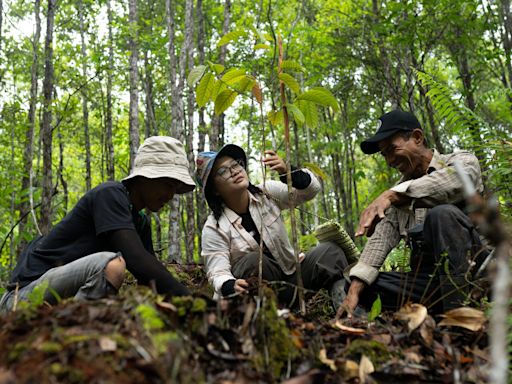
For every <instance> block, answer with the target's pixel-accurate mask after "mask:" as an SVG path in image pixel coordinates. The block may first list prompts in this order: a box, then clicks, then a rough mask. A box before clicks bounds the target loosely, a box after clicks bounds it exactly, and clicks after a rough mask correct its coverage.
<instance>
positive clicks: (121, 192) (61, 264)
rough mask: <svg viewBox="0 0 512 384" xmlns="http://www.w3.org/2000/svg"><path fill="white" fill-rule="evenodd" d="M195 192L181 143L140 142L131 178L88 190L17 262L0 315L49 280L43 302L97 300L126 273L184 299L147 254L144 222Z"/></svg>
mask: <svg viewBox="0 0 512 384" xmlns="http://www.w3.org/2000/svg"><path fill="white" fill-rule="evenodd" d="M193 189H194V182H193V180H192V178H191V177H190V174H189V172H188V161H187V157H186V155H185V151H184V149H183V145H182V143H180V142H179V141H178V140H176V139H173V138H171V137H166V136H154V137H150V138H148V139H146V141H144V143H143V144H142V145H141V146H140V148H139V150H138V152H137V155H136V158H135V162H134V166H133V170H132V172H131V174H130V175H129V176H128V177H126V178H125V179H123V180H122V182H115V181H108V182H105V183H102V184H100V185H99V186H97V187H96V188H94V189H92V190H90V191H88V192H87V193H86V194H85V195H84V196H83V197H82V198H81V199H80V200H79V201H78V203H77V204H76V206H75V207H74V208H73V209H72V210H71V212H69V214H68V215H66V217H64V219H62V220H61V221H60V222H59V223H58V224H57V225H56V226H55V227H54V228H53V229H52V230H51V231H50V233H49V234H48V235H46V236H43V237H39V238H38V239H36V240H34V241H32V242H31V243H30V244H29V245H28V247H27V248H26V249H25V250H24V252H23V253H22V255H21V256H20V258H19V260H18V264H17V265H16V267H15V269H14V271H13V273H12V276H11V280H10V283H9V285H8V291H7V292H6V293H5V294H4V295H3V297H2V298H1V300H0V310H2V311H7V310H10V309H12V308H13V305H14V303H15V302H16V301H19V300H26V299H27V297H28V295H29V294H30V292H32V291H33V290H34V288H35V287H37V286H38V285H40V284H43V283H45V282H46V283H47V284H48V288H49V289H47V290H46V293H45V300H46V301H48V302H49V303H55V301H56V298H55V296H54V293H57V295H58V296H59V297H60V298H67V297H75V298H76V299H80V300H87V299H99V298H102V297H106V296H108V295H110V294H114V293H117V291H118V289H119V288H120V286H121V284H122V283H123V280H124V276H125V268H126V269H128V270H129V271H130V272H131V273H132V274H133V275H134V276H135V278H136V279H137V281H138V283H140V284H144V285H150V284H154V285H155V287H156V289H157V291H158V293H162V294H169V295H188V294H189V291H188V289H187V288H186V287H184V286H183V285H182V284H181V283H179V282H178V281H177V280H175V279H174V277H173V276H172V275H171V274H170V273H169V271H167V269H166V268H165V267H164V266H163V265H162V264H161V263H160V261H159V260H158V259H157V258H156V257H155V255H154V253H153V245H152V239H151V228H150V224H149V220H148V219H147V218H146V216H145V215H144V213H143V211H142V210H143V209H144V208H147V209H149V210H150V211H152V212H157V211H158V210H160V209H161V208H162V207H163V206H164V205H165V204H166V203H167V202H168V201H169V200H170V199H171V198H172V197H173V196H174V194H175V193H178V194H181V193H187V192H190V191H192V190H193Z"/></svg>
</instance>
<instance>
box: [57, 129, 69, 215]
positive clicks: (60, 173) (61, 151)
mask: <svg viewBox="0 0 512 384" xmlns="http://www.w3.org/2000/svg"><path fill="white" fill-rule="evenodd" d="M57 138H58V139H59V168H58V171H57V180H60V184H61V185H62V193H63V197H64V201H63V205H64V215H66V214H67V212H68V202H69V193H68V183H67V182H66V180H65V179H64V140H63V139H62V132H61V129H60V127H59V128H58V131H57Z"/></svg>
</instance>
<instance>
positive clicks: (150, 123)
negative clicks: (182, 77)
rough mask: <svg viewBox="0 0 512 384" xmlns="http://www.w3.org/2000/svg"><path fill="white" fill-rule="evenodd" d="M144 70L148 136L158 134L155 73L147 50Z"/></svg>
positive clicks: (146, 134) (146, 135)
mask: <svg viewBox="0 0 512 384" xmlns="http://www.w3.org/2000/svg"><path fill="white" fill-rule="evenodd" d="M144 72H145V74H146V81H145V82H144V91H145V93H146V116H145V119H144V121H145V123H146V130H145V134H144V136H145V137H146V138H147V137H149V136H153V135H156V134H157V130H156V120H155V107H154V105H153V74H152V71H151V65H150V64H149V58H148V51H147V50H146V51H145V52H144Z"/></svg>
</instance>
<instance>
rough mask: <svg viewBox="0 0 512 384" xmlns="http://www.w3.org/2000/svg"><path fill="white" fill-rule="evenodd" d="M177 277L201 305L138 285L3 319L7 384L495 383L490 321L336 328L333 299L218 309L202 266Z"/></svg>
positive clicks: (389, 318) (1, 377)
mask: <svg viewBox="0 0 512 384" xmlns="http://www.w3.org/2000/svg"><path fill="white" fill-rule="evenodd" d="M174 268H175V270H176V267H174ZM178 270H179V272H177V274H178V275H179V277H180V278H181V279H182V280H183V279H185V281H186V282H187V285H189V286H190V288H191V289H192V290H193V291H194V292H197V295H195V296H194V297H189V298H174V299H173V300H171V301H170V302H169V301H164V300H163V299H162V297H159V296H157V295H155V294H153V293H152V292H151V291H150V290H149V289H147V288H143V287H135V286H130V287H128V288H127V289H124V290H123V292H121V294H120V295H119V297H117V298H112V299H104V300H99V301H95V302H90V303H83V302H77V301H73V300H65V301H62V302H60V303H59V304H57V305H55V306H49V305H45V304H43V305H35V304H33V305H28V306H26V307H25V308H23V309H19V310H17V311H15V312H11V313H9V314H7V315H4V316H1V317H0V345H1V347H0V384H6V383H201V382H208V383H225V384H227V383H280V382H284V383H287V384H292V383H293V384H298V383H340V382H353V383H361V382H367V383H371V382H379V383H380V382H394V383H411V382H474V383H481V382H486V381H487V376H488V370H489V348H488V340H487V339H488V338H487V334H486V326H487V323H486V319H485V316H484V313H483V312H481V311H478V310H472V309H469V308H465V309H461V310H459V311H458V312H453V313H451V314H446V316H445V317H431V316H429V315H428V314H427V313H426V310H425V308H424V307H422V306H419V305H412V306H407V307H405V308H404V309H403V310H402V311H401V312H400V313H382V314H381V315H380V316H379V317H378V318H377V319H376V320H374V321H373V322H370V323H369V322H368V321H367V319H357V318H354V319H352V320H350V321H349V320H344V321H342V322H334V321H333V318H334V310H333V309H332V307H331V305H330V301H329V299H328V297H327V294H326V293H325V292H322V291H321V292H320V293H318V294H317V295H316V296H314V297H311V298H310V299H309V300H308V302H307V314H306V315H305V316H301V315H300V314H298V313H295V312H294V311H291V312H290V311H288V310H286V309H284V310H280V309H279V308H277V306H276V302H275V298H274V294H273V292H272V290H271V289H269V288H266V289H264V290H263V294H262V298H261V299H260V298H259V296H258V295H257V289H256V288H255V289H254V290H253V293H255V295H248V296H245V297H243V298H237V299H234V300H231V301H229V302H224V303H223V304H222V305H220V304H217V303H215V302H214V301H212V300H210V299H209V298H208V297H210V293H211V292H210V291H209V289H208V287H207V283H206V281H205V277H204V273H203V272H202V270H201V269H200V268H198V267H194V268H188V267H180V268H178Z"/></svg>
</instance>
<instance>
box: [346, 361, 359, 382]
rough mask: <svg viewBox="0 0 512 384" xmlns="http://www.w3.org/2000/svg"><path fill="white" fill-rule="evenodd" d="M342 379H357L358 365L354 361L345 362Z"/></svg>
mask: <svg viewBox="0 0 512 384" xmlns="http://www.w3.org/2000/svg"><path fill="white" fill-rule="evenodd" d="M343 377H344V378H345V379H346V380H350V379H353V378H355V377H359V364H357V363H356V362H355V361H354V360H347V361H345V366H344V367H343Z"/></svg>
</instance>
